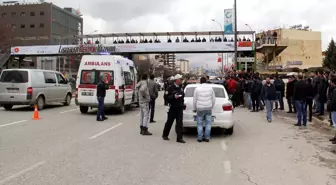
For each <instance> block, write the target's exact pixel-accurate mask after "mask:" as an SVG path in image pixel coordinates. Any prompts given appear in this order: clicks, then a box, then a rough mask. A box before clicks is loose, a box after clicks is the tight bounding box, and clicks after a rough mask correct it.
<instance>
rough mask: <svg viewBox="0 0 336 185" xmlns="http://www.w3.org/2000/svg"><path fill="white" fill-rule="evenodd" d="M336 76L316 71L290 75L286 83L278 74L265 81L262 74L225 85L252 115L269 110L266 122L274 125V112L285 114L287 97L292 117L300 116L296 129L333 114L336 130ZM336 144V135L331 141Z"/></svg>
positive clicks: (243, 76)
mask: <svg viewBox="0 0 336 185" xmlns="http://www.w3.org/2000/svg"><path fill="white" fill-rule="evenodd" d="M335 84H336V76H335V74H333V73H330V72H323V71H318V72H312V73H311V74H309V75H297V76H294V75H293V76H289V78H288V82H287V83H285V82H284V81H283V79H282V78H281V77H279V76H278V75H277V74H275V75H270V76H267V77H265V78H261V76H260V75H259V74H258V73H244V72H242V73H240V74H235V73H234V72H233V74H231V75H230V76H229V77H227V78H226V79H225V80H224V84H223V85H224V86H225V88H226V89H227V92H228V93H229V94H230V96H231V100H232V102H233V104H234V106H235V107H237V106H240V105H241V106H245V107H247V108H248V109H250V110H251V112H258V111H261V110H264V109H266V119H267V121H268V122H272V112H273V111H277V110H279V111H283V110H285V107H284V98H286V100H287V105H288V112H287V113H289V114H291V113H294V114H296V116H297V123H296V124H294V125H295V126H297V127H299V128H300V129H303V128H306V126H307V122H308V121H309V122H311V121H312V116H313V114H315V115H316V116H323V115H325V107H327V110H328V112H329V118H330V126H331V127H334V128H336V88H335ZM330 141H331V142H332V143H333V144H336V133H335V136H334V137H333V138H332V139H330Z"/></svg>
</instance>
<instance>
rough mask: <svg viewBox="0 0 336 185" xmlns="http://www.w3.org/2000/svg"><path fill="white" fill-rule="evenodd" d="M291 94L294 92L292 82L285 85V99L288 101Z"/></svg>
mask: <svg viewBox="0 0 336 185" xmlns="http://www.w3.org/2000/svg"><path fill="white" fill-rule="evenodd" d="M293 92H294V83H293V81H291V82H288V83H287V87H286V98H287V99H289V98H291V97H293Z"/></svg>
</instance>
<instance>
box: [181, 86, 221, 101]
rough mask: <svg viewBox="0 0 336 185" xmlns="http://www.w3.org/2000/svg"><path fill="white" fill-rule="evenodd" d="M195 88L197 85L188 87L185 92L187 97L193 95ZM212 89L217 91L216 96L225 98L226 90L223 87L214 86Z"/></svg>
mask: <svg viewBox="0 0 336 185" xmlns="http://www.w3.org/2000/svg"><path fill="white" fill-rule="evenodd" d="M195 89H196V87H187V88H186V92H185V97H193V96H194V91H195ZM212 89H213V91H214V92H215V96H216V98H225V92H224V89H223V88H220V87H212Z"/></svg>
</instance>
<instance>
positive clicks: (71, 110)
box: [60, 108, 78, 114]
mask: <svg viewBox="0 0 336 185" xmlns="http://www.w3.org/2000/svg"><path fill="white" fill-rule="evenodd" d="M76 110H78V108H77V109H70V110H66V111H63V112H60V114H64V113H67V112H73V111H76Z"/></svg>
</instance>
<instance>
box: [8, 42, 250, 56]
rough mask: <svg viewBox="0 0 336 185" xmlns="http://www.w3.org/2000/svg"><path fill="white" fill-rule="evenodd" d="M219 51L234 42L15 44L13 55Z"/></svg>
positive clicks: (246, 45)
mask: <svg viewBox="0 0 336 185" xmlns="http://www.w3.org/2000/svg"><path fill="white" fill-rule="evenodd" d="M252 45H253V44H252V42H238V51H252ZM193 52H194V53H196V52H197V53H218V52H234V42H188V43H141V44H133V43H132V44H106V45H102V44H97V45H95V44H93V45H49V46H48V45H44V46H41V45H40V46H15V47H12V48H11V55H72V54H93V53H95V54H117V53H134V54H135V53H138V54H141V53H193Z"/></svg>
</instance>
